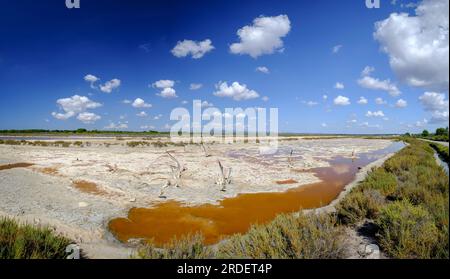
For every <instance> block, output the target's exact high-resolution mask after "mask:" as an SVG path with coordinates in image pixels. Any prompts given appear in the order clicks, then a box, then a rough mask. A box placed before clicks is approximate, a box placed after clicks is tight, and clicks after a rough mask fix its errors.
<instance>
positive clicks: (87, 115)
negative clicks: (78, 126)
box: [77, 112, 102, 124]
mask: <svg viewBox="0 0 450 279" xmlns="http://www.w3.org/2000/svg"><path fill="white" fill-rule="evenodd" d="M101 118H102V117H101V116H99V115H97V114H95V113H92V112H82V113H80V114H78V116H77V119H78V120H80V121H81V122H83V123H84V124H93V123H95V122H96V121H97V120H100V119H101Z"/></svg>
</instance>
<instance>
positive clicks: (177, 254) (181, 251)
mask: <svg viewBox="0 0 450 279" xmlns="http://www.w3.org/2000/svg"><path fill="white" fill-rule="evenodd" d="M213 257H214V253H213V250H212V249H211V248H209V247H207V246H205V245H204V244H203V237H202V236H201V235H200V234H195V235H188V236H185V237H182V238H180V239H176V238H175V239H173V240H172V241H171V242H170V243H169V244H167V245H164V246H163V247H162V248H157V247H156V246H155V245H154V244H153V243H146V244H143V245H142V246H141V247H140V248H139V249H138V254H137V258H141V259H209V258H213Z"/></svg>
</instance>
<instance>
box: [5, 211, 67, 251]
mask: <svg viewBox="0 0 450 279" xmlns="http://www.w3.org/2000/svg"><path fill="white" fill-rule="evenodd" d="M71 243H72V242H71V241H70V240H69V239H67V238H65V237H61V236H57V235H55V234H54V233H53V231H52V230H51V229H49V228H35V227H33V226H30V225H19V224H17V222H15V221H13V220H11V219H6V218H1V219H0V259H64V258H65V257H66V256H67V254H66V252H65V249H66V247H67V246H68V245H70V244H71Z"/></svg>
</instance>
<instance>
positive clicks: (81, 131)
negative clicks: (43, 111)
mask: <svg viewBox="0 0 450 279" xmlns="http://www.w3.org/2000/svg"><path fill="white" fill-rule="evenodd" d="M164 133H165V132H159V131H153V130H150V131H142V132H129V131H99V130H87V129H83V128H80V129H76V130H44V129H25V130H0V134H164Z"/></svg>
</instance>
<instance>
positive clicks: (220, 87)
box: [214, 81, 259, 101]
mask: <svg viewBox="0 0 450 279" xmlns="http://www.w3.org/2000/svg"><path fill="white" fill-rule="evenodd" d="M216 89H217V91H216V92H214V95H215V96H218V97H228V98H233V100H235V101H242V100H249V99H256V98H258V97H259V94H258V92H256V91H254V90H251V89H249V88H247V85H245V84H242V85H241V84H239V82H237V81H235V82H233V83H232V84H231V85H230V86H228V84H227V82H219V83H218V84H216Z"/></svg>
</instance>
